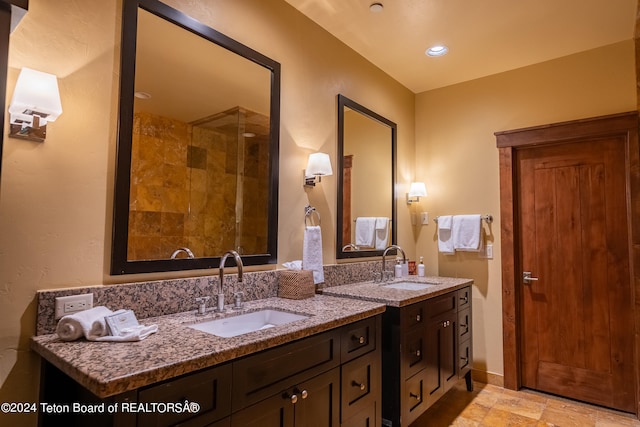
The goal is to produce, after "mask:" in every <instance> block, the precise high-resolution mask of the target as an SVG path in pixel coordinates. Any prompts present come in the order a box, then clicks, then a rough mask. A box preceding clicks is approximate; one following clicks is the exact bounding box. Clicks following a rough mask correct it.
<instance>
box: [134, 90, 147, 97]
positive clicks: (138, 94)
mask: <svg viewBox="0 0 640 427" xmlns="http://www.w3.org/2000/svg"><path fill="white" fill-rule="evenodd" d="M134 96H135V97H136V98H138V99H150V98H151V94H150V93H147V92H141V91H138V92H136V93H134Z"/></svg>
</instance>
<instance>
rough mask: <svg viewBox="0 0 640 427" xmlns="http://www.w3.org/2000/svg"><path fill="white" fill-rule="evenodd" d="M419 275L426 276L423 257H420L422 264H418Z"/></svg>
mask: <svg viewBox="0 0 640 427" xmlns="http://www.w3.org/2000/svg"><path fill="white" fill-rule="evenodd" d="M418 276H419V277H424V262H423V261H422V257H420V264H418Z"/></svg>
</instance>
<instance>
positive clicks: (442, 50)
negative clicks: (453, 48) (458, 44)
mask: <svg viewBox="0 0 640 427" xmlns="http://www.w3.org/2000/svg"><path fill="white" fill-rule="evenodd" d="M447 52H449V48H448V47H446V46H442V45H436V46H431V47H430V48H429V49H427V51H426V52H425V53H426V54H427V56H442V55H446V54H447Z"/></svg>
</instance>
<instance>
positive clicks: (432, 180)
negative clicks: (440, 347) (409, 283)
mask: <svg viewBox="0 0 640 427" xmlns="http://www.w3.org/2000/svg"><path fill="white" fill-rule="evenodd" d="M634 69H635V65H634V44H633V41H632V40H629V41H628V42H622V43H618V44H614V45H611V46H606V47H603V48H599V49H594V50H591V51H587V52H583V53H580V54H575V55H571V56H568V57H564V58H560V59H557V60H553V61H549V62H545V63H540V64H537V65H533V66H529V67H526V68H522V69H518V70H514V71H510V72H506V73H502V74H497V75H494V76H490V77H486V78H483V79H479V80H475V81H470V82H467V83H462V84H458V85H454V86H450V87H446V88H442V89H438V90H433V91H429V92H424V93H421V94H418V95H417V97H416V154H417V163H416V177H417V179H418V180H424V181H426V183H427V189H428V191H429V196H428V197H427V198H426V199H424V201H421V210H425V211H428V212H429V214H430V216H431V218H433V217H435V216H437V215H444V214H464V213H481V214H485V213H491V214H493V216H494V218H495V221H494V223H493V224H492V226H491V227H487V226H486V225H485V230H487V231H490V236H489V240H493V245H494V258H493V259H491V260H486V259H481V258H479V257H478V255H477V254H470V253H467V254H458V255H455V256H443V255H439V254H438V253H437V244H436V240H435V239H436V237H435V236H436V226H435V224H434V223H433V222H431V223H430V224H429V225H428V226H426V227H420V228H419V229H418V241H417V248H416V254H417V255H418V256H420V255H422V254H424V255H425V264H426V268H427V271H428V272H430V273H432V274H434V273H439V274H441V275H443V276H457V277H471V278H473V279H474V280H475V282H476V286H475V287H474V291H473V297H474V302H473V303H474V312H473V321H474V359H475V362H474V365H475V366H474V367H475V369H477V370H481V371H485V370H486V371H488V372H490V373H495V374H499V375H501V374H502V373H503V366H502V317H501V316H502V313H501V310H502V305H501V273H500V269H501V265H500V218H499V212H500V200H499V169H498V151H497V149H496V142H495V137H494V135H493V133H494V132H497V131H502V130H509V129H516V128H522V127H528V126H535V125H542V124H547V123H554V122H560V121H566V120H574V119H580V118H586V117H592V116H599V115H605V114H614V113H620V112H625V111H633V110H634V109H635V108H636V92H635V72H634Z"/></svg>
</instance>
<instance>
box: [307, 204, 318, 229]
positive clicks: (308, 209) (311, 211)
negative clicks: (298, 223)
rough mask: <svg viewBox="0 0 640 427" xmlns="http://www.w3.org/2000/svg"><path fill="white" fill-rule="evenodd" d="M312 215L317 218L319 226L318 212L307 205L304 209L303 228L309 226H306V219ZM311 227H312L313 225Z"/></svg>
mask: <svg viewBox="0 0 640 427" xmlns="http://www.w3.org/2000/svg"><path fill="white" fill-rule="evenodd" d="M312 214H316V216H317V217H318V225H320V212H318V211H317V210H316V208H314V207H313V206H311V205H307V206H305V208H304V226H305V227H308V226H309V224H307V219H309V217H310V216H311V215H312ZM311 225H313V223H312V224H311Z"/></svg>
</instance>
